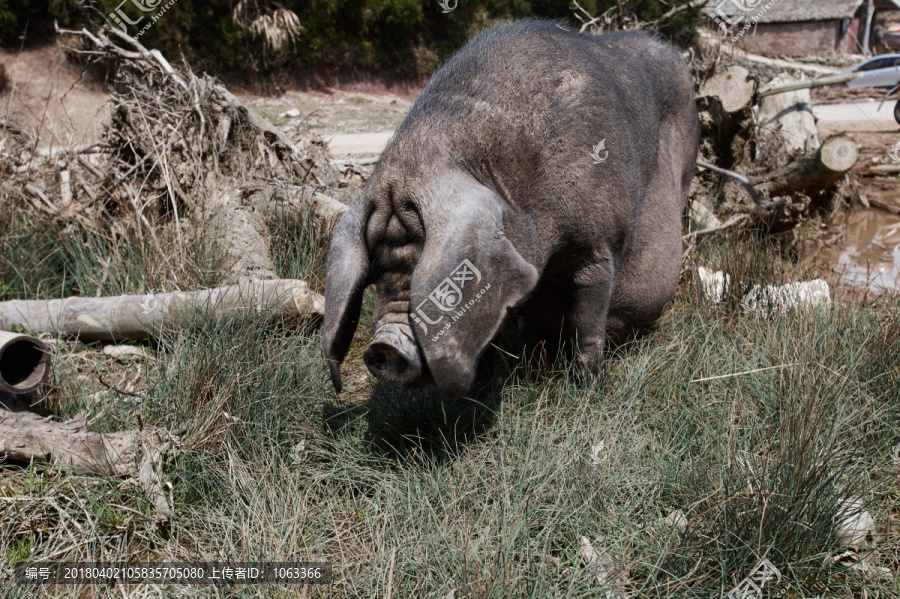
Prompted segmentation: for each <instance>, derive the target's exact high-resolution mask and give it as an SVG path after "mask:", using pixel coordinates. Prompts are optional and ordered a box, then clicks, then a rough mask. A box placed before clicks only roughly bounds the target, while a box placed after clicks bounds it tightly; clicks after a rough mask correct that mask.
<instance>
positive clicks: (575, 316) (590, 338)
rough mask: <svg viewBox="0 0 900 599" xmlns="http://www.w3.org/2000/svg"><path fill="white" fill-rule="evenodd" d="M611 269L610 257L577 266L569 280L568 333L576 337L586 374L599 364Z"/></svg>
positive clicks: (601, 359)
mask: <svg viewBox="0 0 900 599" xmlns="http://www.w3.org/2000/svg"><path fill="white" fill-rule="evenodd" d="M614 280H615V268H614V266H613V262H612V260H611V259H601V260H600V261H599V262H596V263H594V264H591V265H589V266H586V267H583V268H581V269H580V270H579V271H578V272H577V273H576V275H575V277H574V281H573V285H574V287H573V293H572V305H571V309H570V311H569V316H568V318H567V321H568V322H567V327H566V328H567V329H568V332H569V335H570V336H571V337H573V338H575V339H576V340H577V344H578V362H579V364H581V366H582V367H583V368H584V369H585V370H586V371H587V372H589V373H590V374H593V375H596V374H599V373H600V372H601V370H602V366H603V349H604V344H605V342H606V319H607V315H608V313H609V304H610V300H611V299H612V292H613V283H614Z"/></svg>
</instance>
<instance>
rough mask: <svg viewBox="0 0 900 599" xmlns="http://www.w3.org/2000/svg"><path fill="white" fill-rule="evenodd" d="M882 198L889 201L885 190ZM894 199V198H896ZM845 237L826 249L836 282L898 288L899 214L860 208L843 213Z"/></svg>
mask: <svg viewBox="0 0 900 599" xmlns="http://www.w3.org/2000/svg"><path fill="white" fill-rule="evenodd" d="M884 196H885V200H886V201H890V200H891V199H894V198H888V197H887V196H888V194H884ZM895 201H896V200H895ZM841 224H843V226H844V227H845V229H844V240H843V242H842V243H840V244H838V245H837V246H835V247H832V248H830V249H828V250H826V251H825V255H824V256H823V259H824V260H825V261H827V263H828V264H830V265H831V270H832V273H833V275H834V277H833V279H834V280H835V281H836V282H841V283H844V284H849V285H852V286H854V287H857V288H868V289H869V290H870V291H871V292H872V293H876V294H881V293H883V292H884V291H885V289H892V290H900V216H894V215H892V214H888V213H887V212H884V211H882V210H875V209H873V210H861V211H857V212H852V213H850V214H848V215H846V216H845V217H844V222H843V223H836V225H837V226H840V225H841Z"/></svg>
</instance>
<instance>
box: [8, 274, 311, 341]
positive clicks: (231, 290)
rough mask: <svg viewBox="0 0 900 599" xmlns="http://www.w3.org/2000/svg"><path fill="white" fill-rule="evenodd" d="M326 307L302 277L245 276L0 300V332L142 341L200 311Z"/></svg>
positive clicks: (299, 314)
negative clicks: (199, 285)
mask: <svg viewBox="0 0 900 599" xmlns="http://www.w3.org/2000/svg"><path fill="white" fill-rule="evenodd" d="M324 305H325V300H324V298H323V297H322V296H321V295H320V294H318V293H316V292H314V291H311V290H310V289H309V285H308V284H307V283H306V282H305V281H299V280H292V279H279V280H275V281H258V280H246V281H243V282H241V283H239V284H237V285H231V286H228V287H219V288H216V289H206V290H202V291H175V292H170V293H160V294H157V295H154V294H153V293H152V292H151V293H149V294H147V295H121V296H115V297H70V298H66V299H55V300H13V301H7V302H0V330H9V329H11V328H13V327H22V328H23V329H25V330H28V331H33V332H39V331H40V332H44V331H46V332H50V333H54V334H63V335H73V336H76V337H78V338H79V339H81V340H83V341H94V340H118V339H145V338H147V337H152V336H157V335H159V333H160V332H161V331H164V330H168V329H173V328H184V327H186V326H188V325H190V323H192V322H194V321H195V320H196V318H197V316H198V315H205V316H206V317H208V318H212V319H215V320H218V319H221V318H223V317H227V316H231V315H238V314H248V313H254V312H255V313H264V314H267V315H268V316H269V317H270V318H271V319H272V320H279V319H285V318H287V319H296V318H317V317H321V316H322V315H323V314H324Z"/></svg>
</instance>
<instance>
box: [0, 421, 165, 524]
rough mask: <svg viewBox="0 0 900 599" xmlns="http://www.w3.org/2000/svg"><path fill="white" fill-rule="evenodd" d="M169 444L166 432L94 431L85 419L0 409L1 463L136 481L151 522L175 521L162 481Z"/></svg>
mask: <svg viewBox="0 0 900 599" xmlns="http://www.w3.org/2000/svg"><path fill="white" fill-rule="evenodd" d="M170 449H171V440H170V439H169V436H168V434H167V433H166V432H165V431H162V430H158V429H157V430H146V431H123V432H118V433H108V434H100V433H92V432H90V431H89V430H87V421H86V420H85V418H84V417H83V416H82V417H78V418H74V419H72V420H70V421H68V422H54V421H53V420H50V419H49V418H42V417H41V416H39V415H37V414H35V413H33V412H28V411H7V410H5V409H2V408H0V462H2V461H6V460H9V461H14V462H24V463H31V462H44V463H49V464H54V465H57V466H67V467H72V468H83V469H86V470H92V471H95V472H102V473H104V474H111V475H113V476H127V477H132V478H135V479H136V480H137V483H138V485H139V486H140V487H141V488H142V489H143V490H144V492H145V493H146V494H147V496H148V499H149V500H150V502H151V503H152V504H153V508H154V514H153V519H154V521H155V522H156V523H157V524H164V523H166V522H168V521H169V520H171V519H172V518H173V517H174V515H175V514H174V511H173V510H172V507H171V505H170V504H169V501H168V500H167V499H166V494H165V491H164V490H163V484H162V481H161V477H160V472H161V469H162V461H163V458H164V455H165V453H166V452H167V451H169V450H170Z"/></svg>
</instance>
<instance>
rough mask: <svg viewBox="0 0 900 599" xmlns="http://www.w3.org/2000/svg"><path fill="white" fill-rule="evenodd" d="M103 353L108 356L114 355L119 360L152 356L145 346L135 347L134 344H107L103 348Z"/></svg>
mask: <svg viewBox="0 0 900 599" xmlns="http://www.w3.org/2000/svg"><path fill="white" fill-rule="evenodd" d="M103 353H104V354H106V355H107V356H112V357H113V358H116V359H117V360H124V359H127V358H149V357H150V355H149V354H148V353H147V352H146V351H145V350H144V349H143V348H141V347H135V346H134V345H107V346H105V347H104V348H103Z"/></svg>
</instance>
